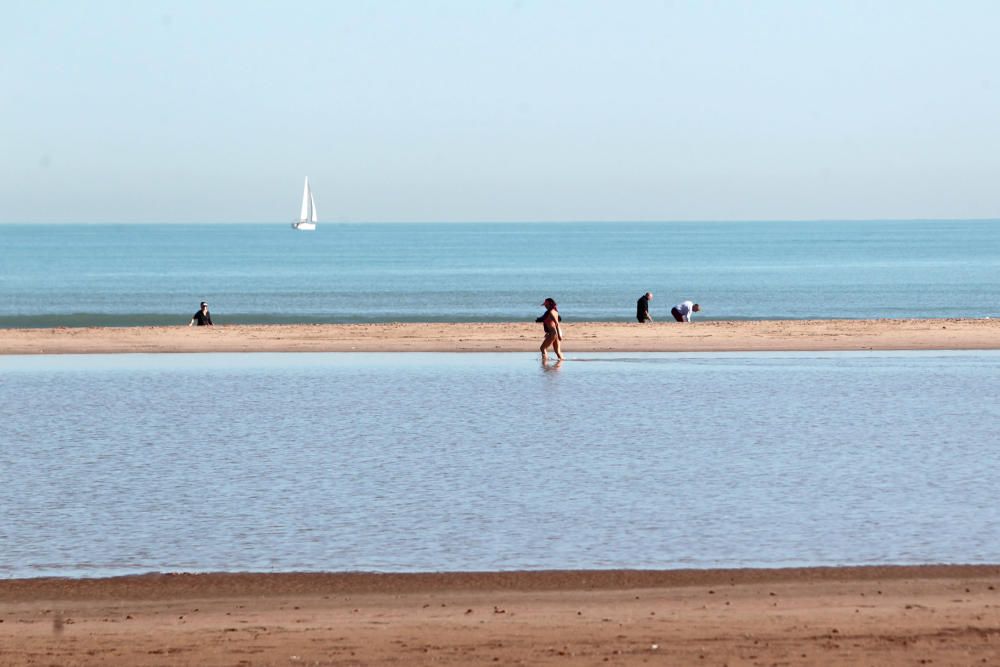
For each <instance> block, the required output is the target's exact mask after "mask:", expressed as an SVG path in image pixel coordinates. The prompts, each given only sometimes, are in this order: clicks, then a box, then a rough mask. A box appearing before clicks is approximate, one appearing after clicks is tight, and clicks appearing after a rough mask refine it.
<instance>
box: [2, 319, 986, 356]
mask: <svg viewBox="0 0 1000 667" xmlns="http://www.w3.org/2000/svg"><path fill="white" fill-rule="evenodd" d="M564 332H565V340H564V341H563V344H564V347H565V349H566V351H567V352H607V351H616V352H723V351H736V352H752V351H836V350H992V349H1000V319H898V320H897V319H885V320H749V321H701V322H697V321H696V322H691V323H686V324H679V323H675V322H669V323H667V322H654V323H650V324H638V323H628V322H571V321H568V322H566V323H565V326H564ZM540 342H541V328H540V326H539V325H537V324H527V323H521V322H511V323H423V322H407V323H388V324H293V325H283V324H282V325H279V324H272V325H222V326H215V327H187V326H173V327H88V328H51V329H0V354H111V353H136V352H145V353H155V352H533V351H536V350H537V348H538V344H539V343H540Z"/></svg>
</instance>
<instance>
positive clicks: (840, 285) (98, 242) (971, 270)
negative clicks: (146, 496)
mask: <svg viewBox="0 0 1000 667" xmlns="http://www.w3.org/2000/svg"><path fill="white" fill-rule="evenodd" d="M998 276H1000V221H998V220H981V221H960V220H936V221H867V222H859V221H823V222H815V221H814V222H808V221H803V222H690V223H685V222H671V223H518V224H513V223H510V224H370V225H366V224H325V223H320V225H319V228H318V229H317V231H315V232H296V231H293V230H292V229H291V228H290V226H289V225H284V224H276V225H238V224H226V225H222V224H204V225H166V224H163V225H155V224H146V225H100V224H86V225H84V224H79V225H69V224H67V225H39V224H33V225H17V224H6V225H0V327H58V326H66V327H78V326H146V325H170V324H186V323H187V321H188V320H189V319H190V317H191V314H192V313H194V312H195V311H196V310H197V309H198V304H199V302H201V301H208V302H209V305H210V309H211V312H212V316H213V318H214V319H215V321H216V322H217V323H221V324H243V323H308V322H394V321H398V322H411V321H421V322H442V321H457V322H467V321H480V322H500V321H533V320H534V318H535V317H537V316H538V315H539V314H540V313H541V310H540V306H539V304H540V303H541V301H542V299H544V298H546V297H552V298H554V299H555V300H556V301H557V302H558V303H559V305H560V312H561V314H562V315H563V317H564V319H565V320H566V321H567V322H572V321H584V320H591V321H616V320H631V318H632V317H633V316H634V313H635V301H636V299H638V298H639V296H641V295H642V294H643V293H644V292H646V291H651V292H653V294H654V299H653V303H652V314H653V316H654V317H656V316H657V315H659V316H660V317H667V318H668V317H669V312H670V306H672V305H674V304H675V303H678V302H680V301H683V300H691V301H695V302H698V303H700V304H701V306H702V312H701V313H700V314H699V317H701V318H702V319H706V320H745V319H812V318H863V319H867V318H947V317H975V318H981V317H996V316H998V315H1000V279H998Z"/></svg>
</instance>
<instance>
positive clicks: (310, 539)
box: [0, 351, 1000, 578]
mask: <svg viewBox="0 0 1000 667" xmlns="http://www.w3.org/2000/svg"><path fill="white" fill-rule="evenodd" d="M0 375H2V377H3V382H0V442H2V443H3V446H2V447H0V578H4V577H22V576H43V575H71V576H95V575H110V574H123V573H136V572H147V571H153V570H158V571H172V570H186V571H205V570H226V571H243V570H256V571H267V570H277V571H292V570H334V571H343V570H389V571H414V570H418V571H419V570H423V571H427V570H430V571H436V570H510V569H550V568H618V567H624V568H676V567H699V568H700V567H749V566H763V567H776V566H788V565H860V564H884V563H941V562H952V563H954V562H958V563H997V562H1000V504H998V503H997V492H996V480H997V478H998V477H1000V464H998V459H997V456H996V444H997V424H998V422H1000V404H998V402H997V400H996V388H997V386H998V383H1000V352H996V351H976V352H840V353H826V354H816V353H754V354H743V353H731V354H727V353H715V354H686V353H685V354H615V355H606V354H581V355H574V358H572V359H570V360H567V361H566V362H565V363H563V364H562V365H561V366H559V367H558V368H557V367H555V366H548V367H542V366H541V365H540V364H539V362H538V360H537V359H536V358H535V355H534V354H520V353H506V354H415V353H414V354H351V353H340V354H308V353H296V354H201V355H175V354H160V355H143V354H127V355H53V356H20V357H19V356H0Z"/></svg>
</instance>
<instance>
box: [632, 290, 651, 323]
mask: <svg viewBox="0 0 1000 667" xmlns="http://www.w3.org/2000/svg"><path fill="white" fill-rule="evenodd" d="M652 300H653V293H652V292H646V293H645V294H643V295H642V296H640V297H639V300H638V301H636V302H635V319H637V320H639V322H640V323H641V322H652V321H653V316H652V315H650V314H649V302H650V301H652Z"/></svg>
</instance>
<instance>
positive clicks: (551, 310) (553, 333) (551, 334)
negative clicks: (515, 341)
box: [535, 299, 563, 361]
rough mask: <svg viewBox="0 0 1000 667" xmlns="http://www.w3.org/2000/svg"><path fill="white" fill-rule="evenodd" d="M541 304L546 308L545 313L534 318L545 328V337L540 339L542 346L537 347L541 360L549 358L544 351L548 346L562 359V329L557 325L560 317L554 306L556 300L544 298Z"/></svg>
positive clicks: (557, 309)
mask: <svg viewBox="0 0 1000 667" xmlns="http://www.w3.org/2000/svg"><path fill="white" fill-rule="evenodd" d="M542 305H543V306H545V308H546V310H545V314H544V315H542V316H541V317H539V318H537V319H536V320H535V321H536V322H541V323H542V328H543V329H544V330H545V339H544V340H543V341H542V346H541V347H540V348H538V349H539V350H540V351H541V353H542V361H545V360H546V359H548V358H549V356H548V354H547V353H546V352H545V351H546V350H547V349H548V348H549V346H551V347H552V351H553V352H555V353H556V357H558V358H559V360H560V361H562V358H563V355H562V330H561V329H560V327H559V322H560V321H561V320H562V318H561V317H559V307H558V306H556V302H555V301H553V300H552V299H546V300H545V301H543V302H542Z"/></svg>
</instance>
